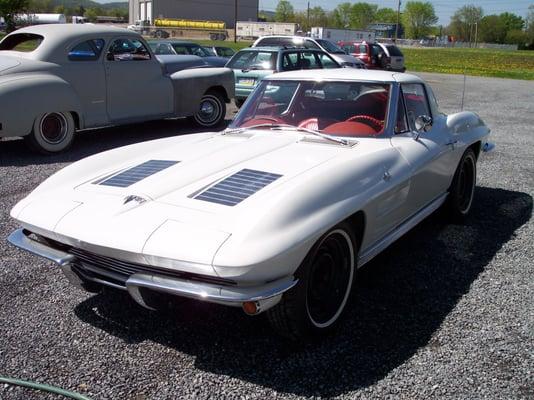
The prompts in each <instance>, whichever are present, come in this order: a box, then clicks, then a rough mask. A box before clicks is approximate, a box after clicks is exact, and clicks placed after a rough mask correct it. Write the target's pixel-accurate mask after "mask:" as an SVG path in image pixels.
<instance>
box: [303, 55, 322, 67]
mask: <svg viewBox="0 0 534 400" xmlns="http://www.w3.org/2000/svg"><path fill="white" fill-rule="evenodd" d="M300 56H301V60H300V65H301V69H317V68H321V62H320V61H319V57H317V54H315V53H312V52H309V53H308V52H304V51H303V52H302V53H300Z"/></svg>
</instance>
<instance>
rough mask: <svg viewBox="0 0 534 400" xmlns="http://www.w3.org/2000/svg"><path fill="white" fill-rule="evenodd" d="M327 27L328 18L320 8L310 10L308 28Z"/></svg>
mask: <svg viewBox="0 0 534 400" xmlns="http://www.w3.org/2000/svg"><path fill="white" fill-rule="evenodd" d="M312 26H328V16H327V15H326V11H325V10H323V9H322V7H313V8H310V27H312Z"/></svg>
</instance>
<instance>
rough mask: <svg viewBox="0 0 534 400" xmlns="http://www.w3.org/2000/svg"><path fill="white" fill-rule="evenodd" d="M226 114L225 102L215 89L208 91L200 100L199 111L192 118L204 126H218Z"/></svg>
mask: <svg viewBox="0 0 534 400" xmlns="http://www.w3.org/2000/svg"><path fill="white" fill-rule="evenodd" d="M225 116H226V103H225V102H224V98H223V96H222V95H221V94H220V93H219V92H216V91H209V92H207V93H206V94H205V95H204V96H202V99H201V100H200V105H199V111H198V113H196V114H195V115H194V116H193V120H194V121H195V122H196V123H197V124H198V125H200V126H202V127H204V128H213V127H216V126H219V125H221V124H222V122H223V121H224V118H225Z"/></svg>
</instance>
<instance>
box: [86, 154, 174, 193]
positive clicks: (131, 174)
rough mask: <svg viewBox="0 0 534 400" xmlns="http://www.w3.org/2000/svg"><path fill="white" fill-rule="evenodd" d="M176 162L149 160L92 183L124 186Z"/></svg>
mask: <svg viewBox="0 0 534 400" xmlns="http://www.w3.org/2000/svg"><path fill="white" fill-rule="evenodd" d="M177 163H179V161H169V160H150V161H146V162H144V163H142V164H139V165H137V166H135V167H132V168H129V169H127V170H125V171H122V172H119V173H118V174H114V175H111V176H106V177H105V178H103V179H100V180H98V181H96V182H93V183H94V184H95V185H103V186H115V187H121V188H125V187H128V186H131V185H133V184H134V183H137V182H139V181H142V180H143V179H145V178H148V177H149V176H151V175H154V174H155V173H157V172H160V171H163V170H164V169H166V168H169V167H172V166H173V165H175V164H177Z"/></svg>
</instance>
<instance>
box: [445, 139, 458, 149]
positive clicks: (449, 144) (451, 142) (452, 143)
mask: <svg viewBox="0 0 534 400" xmlns="http://www.w3.org/2000/svg"><path fill="white" fill-rule="evenodd" d="M456 143H458V140H457V139H451V140H449V141H448V142H447V143H445V146H451V147H452V148H453V149H454V147H455V146H456Z"/></svg>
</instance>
